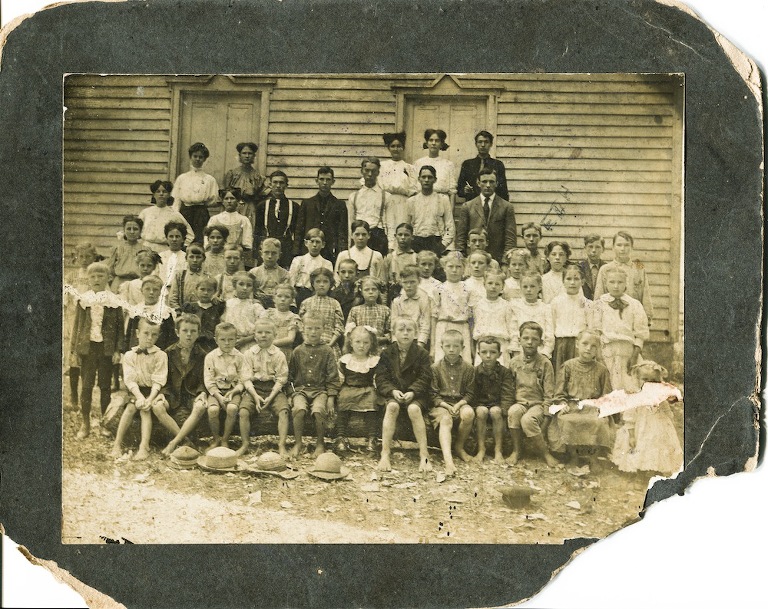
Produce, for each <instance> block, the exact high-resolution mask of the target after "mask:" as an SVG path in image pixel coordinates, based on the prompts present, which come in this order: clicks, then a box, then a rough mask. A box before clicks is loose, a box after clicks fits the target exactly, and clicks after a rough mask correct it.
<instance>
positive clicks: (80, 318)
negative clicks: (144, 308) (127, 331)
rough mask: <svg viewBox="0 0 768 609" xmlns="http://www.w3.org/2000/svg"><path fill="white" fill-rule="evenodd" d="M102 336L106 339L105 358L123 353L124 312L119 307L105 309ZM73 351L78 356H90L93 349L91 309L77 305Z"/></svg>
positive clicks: (72, 343) (71, 346)
mask: <svg viewBox="0 0 768 609" xmlns="http://www.w3.org/2000/svg"><path fill="white" fill-rule="evenodd" d="M101 336H102V338H103V339H104V343H103V344H104V351H103V354H104V356H105V357H112V354H113V353H120V352H122V351H123V347H124V345H123V339H124V336H123V310H122V309H121V308H119V307H104V319H103V320H102V322H101ZM70 349H71V351H73V352H75V353H77V354H78V355H88V353H89V351H90V349H91V308H90V307H88V308H86V309H83V307H81V306H80V305H79V304H78V305H77V312H76V313H75V327H74V329H73V331H72V340H71V343H70Z"/></svg>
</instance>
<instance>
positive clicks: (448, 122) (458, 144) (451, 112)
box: [405, 97, 488, 172]
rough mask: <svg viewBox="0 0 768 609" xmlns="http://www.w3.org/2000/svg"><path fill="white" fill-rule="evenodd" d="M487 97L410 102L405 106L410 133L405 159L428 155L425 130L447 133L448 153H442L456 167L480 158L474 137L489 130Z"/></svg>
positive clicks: (431, 99) (408, 131)
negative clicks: (425, 148)
mask: <svg viewBox="0 0 768 609" xmlns="http://www.w3.org/2000/svg"><path fill="white" fill-rule="evenodd" d="M487 108H488V98H487V97H466V98H465V97H420V98H414V99H411V100H408V102H407V103H406V107H405V129H406V134H407V138H408V140H407V142H408V143H407V150H406V159H407V160H408V161H415V160H416V159H418V158H421V157H423V156H426V154H427V152H426V150H424V148H423V147H422V144H423V143H424V130H425V129H429V128H432V129H442V130H443V131H445V132H446V133H447V134H448V140H447V141H448V145H449V146H450V147H449V148H448V150H446V151H445V152H442V153H441V156H445V157H447V158H448V159H450V160H451V161H453V163H454V164H455V165H456V171H457V172H458V170H459V168H460V167H461V163H462V161H464V160H465V159H468V158H472V157H474V156H476V155H477V149H476V148H475V134H476V133H477V132H478V131H480V130H482V129H488V125H487Z"/></svg>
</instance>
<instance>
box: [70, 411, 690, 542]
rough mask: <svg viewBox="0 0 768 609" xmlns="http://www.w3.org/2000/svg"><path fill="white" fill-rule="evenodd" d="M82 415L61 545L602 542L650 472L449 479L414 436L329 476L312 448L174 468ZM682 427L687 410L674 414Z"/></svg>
mask: <svg viewBox="0 0 768 609" xmlns="http://www.w3.org/2000/svg"><path fill="white" fill-rule="evenodd" d="M78 417H79V415H78V414H77V413H71V412H67V413H65V415H64V426H63V468H64V469H63V478H62V484H63V489H62V502H63V505H62V508H63V509H62V521H63V525H62V541H63V542H64V543H105V538H108V539H110V540H118V541H119V540H127V541H129V542H132V543H339V542H350V543H560V542H562V540H564V539H567V538H573V537H590V538H601V537H605V536H606V535H608V534H610V533H612V532H613V531H615V530H617V529H619V528H621V527H623V526H625V525H626V524H629V523H631V522H633V521H635V520H637V519H638V513H639V512H640V510H641V508H642V504H643V501H644V498H645V492H646V489H647V484H648V476H644V475H640V474H625V473H621V472H619V471H618V470H617V469H615V468H614V467H612V466H610V464H609V463H608V462H607V461H604V462H603V464H604V468H603V471H601V472H599V473H597V472H592V471H589V468H588V467H587V468H566V467H562V466H561V467H557V468H548V467H546V466H545V465H544V463H543V462H541V461H538V460H535V459H530V460H529V459H526V460H524V461H522V462H521V463H519V464H518V465H516V466H508V465H496V464H494V463H492V462H490V461H487V460H486V461H485V462H484V464H483V465H479V464H475V463H472V464H466V463H463V462H461V461H460V460H459V461H457V463H456V467H457V469H458V473H457V475H456V476H455V477H452V478H448V479H445V480H443V478H444V476H442V475H441V472H442V457H441V456H440V454H439V451H434V452H433V453H432V458H433V463H434V465H435V471H433V472H431V473H430V474H429V475H426V474H425V475H421V474H419V472H418V460H417V456H418V452H417V451H416V450H415V444H412V443H409V442H402V443H400V446H397V445H396V447H395V450H394V451H393V461H392V465H393V468H394V469H393V471H392V472H389V473H386V474H382V473H378V472H376V471H375V469H374V468H375V465H376V462H377V461H376V458H375V457H374V456H372V455H371V454H368V453H365V452H364V451H363V450H362V447H360V448H358V449H356V450H354V452H352V453H351V454H349V455H346V456H345V457H344V464H345V465H346V466H347V467H349V469H350V471H351V474H350V476H349V478H348V479H346V480H342V481H333V482H326V481H323V480H318V479H316V478H314V477H312V476H310V475H309V474H307V473H306V469H307V468H309V467H311V466H312V465H313V463H314V461H313V459H312V458H311V456H309V455H305V456H304V457H302V458H300V459H299V460H298V461H297V462H296V464H295V465H296V467H297V468H298V469H299V471H300V475H299V476H298V477H297V478H295V479H293V480H288V481H286V480H283V479H280V478H273V477H257V476H255V475H252V474H246V473H225V474H216V473H207V472H203V471H201V470H198V469H195V470H187V471H185V470H178V469H175V468H173V467H171V466H170V463H169V461H168V460H166V459H163V458H162V457H161V455H160V452H159V450H158V449H157V448H156V447H155V448H154V449H153V451H152V454H151V456H150V458H149V459H148V460H147V461H143V462H136V461H131V460H129V459H127V458H125V457H124V458H122V459H120V460H117V461H116V460H114V459H112V458H110V457H108V455H107V453H108V451H109V448H110V445H111V439H108V438H105V437H103V436H101V435H100V433H99V428H98V427H95V428H94V430H93V432H92V433H91V435H90V436H89V437H88V438H86V439H85V440H83V441H78V440H77V439H76V438H75V434H76V432H77V426H78V424H79V419H78ZM676 418H677V419H679V423H680V427H681V426H682V413H679V416H678V417H676ZM276 440H277V438H276V437H274V436H260V437H256V438H252V440H251V451H250V452H249V454H248V455H246V459H253V458H254V457H255V456H256V455H258V454H260V453H261V452H264V451H266V450H275V449H276V448H275V447H276ZM511 484H513V485H524V486H528V487H530V488H531V489H533V490H534V491H535V492H534V494H533V496H532V498H531V502H530V505H528V506H527V507H525V508H521V509H510V508H509V507H507V506H506V505H505V504H504V503H503V501H502V495H501V492H500V491H499V489H500V488H502V487H505V486H508V485H511Z"/></svg>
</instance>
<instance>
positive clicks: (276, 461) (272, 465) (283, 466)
mask: <svg viewBox="0 0 768 609" xmlns="http://www.w3.org/2000/svg"><path fill="white" fill-rule="evenodd" d="M248 472H249V473H251V474H265V475H268V476H279V477H280V478H285V479H286V480H290V479H291V478H295V477H296V476H298V475H299V472H297V471H294V470H292V469H289V468H288V464H287V463H286V462H285V459H283V458H282V457H281V456H280V455H279V454H277V453H275V452H265V453H262V454H261V455H259V457H258V458H257V459H256V461H254V462H253V463H251V464H250V466H249V467H248Z"/></svg>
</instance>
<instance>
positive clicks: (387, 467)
mask: <svg viewBox="0 0 768 609" xmlns="http://www.w3.org/2000/svg"><path fill="white" fill-rule="evenodd" d="M376 469H377V470H379V471H380V472H391V471H392V465H391V464H390V463H389V455H384V454H382V455H381V459H380V460H379V464H378V465H377V466H376Z"/></svg>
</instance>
